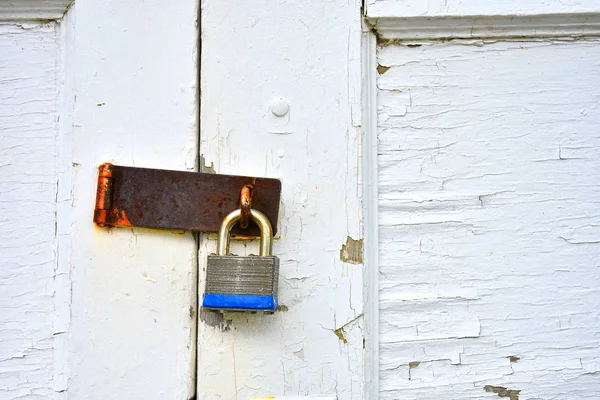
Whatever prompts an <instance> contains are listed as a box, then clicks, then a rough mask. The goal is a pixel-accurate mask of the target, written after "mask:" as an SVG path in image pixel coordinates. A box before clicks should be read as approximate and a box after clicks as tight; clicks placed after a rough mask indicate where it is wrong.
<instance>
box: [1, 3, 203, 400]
mask: <svg viewBox="0 0 600 400" xmlns="http://www.w3.org/2000/svg"><path fill="white" fill-rule="evenodd" d="M70 3H72V2H71V1H58V0H55V1H10V2H3V4H2V5H0V19H2V22H1V23H0V52H1V53H0V191H1V194H0V248H1V250H0V252H1V253H0V308H1V311H0V398H2V399H51V398H60V399H77V400H79V399H98V400H107V399H189V398H191V397H192V396H194V393H195V353H196V351H195V345H196V343H195V322H196V317H195V316H196V309H195V305H196V292H197V290H196V284H197V274H196V267H197V262H196V254H197V245H196V242H195V240H194V237H193V236H192V235H191V234H189V233H166V232H158V231H152V230H145V229H104V228H98V227H96V226H94V224H93V223H92V218H93V209H94V201H95V200H94V199H95V185H96V183H95V182H96V180H97V174H98V171H97V168H98V165H99V164H101V163H103V162H106V161H109V162H114V163H116V164H123V165H133V166H144V167H154V168H166V169H177V170H196V169H197V154H198V153H197V143H198V133H197V132H198V128H197V93H196V92H197V62H196V59H197V38H198V33H197V27H196V23H197V21H196V20H197V10H198V8H197V3H196V1H194V0H185V1H177V2H167V3H165V2H159V1H155V0H150V1H148V0H146V1H143V2H131V1H125V0H123V1H110V2H104V1H76V2H75V3H73V4H72V5H71V7H70V8H69V9H68V11H66V8H67V7H68V6H69V4H70Z"/></svg>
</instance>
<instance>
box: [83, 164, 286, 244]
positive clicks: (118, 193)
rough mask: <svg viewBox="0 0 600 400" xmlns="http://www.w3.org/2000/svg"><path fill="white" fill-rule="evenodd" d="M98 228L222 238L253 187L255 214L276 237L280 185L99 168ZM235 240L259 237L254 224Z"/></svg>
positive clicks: (235, 232) (193, 174)
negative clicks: (226, 223) (228, 221)
mask: <svg viewBox="0 0 600 400" xmlns="http://www.w3.org/2000/svg"><path fill="white" fill-rule="evenodd" d="M99 170H100V172H99V175H98V188H97V192H96V209H95V211H94V222H95V223H96V224H98V225H99V226H138V227H146V228H159V229H183V230H191V231H196V232H218V231H219V228H220V227H221V222H222V220H223V218H224V217H225V216H226V215H227V214H229V213H230V212H231V211H233V210H235V209H237V208H240V190H241V189H242V187H244V186H245V185H251V187H252V208H253V209H256V210H259V211H262V212H263V213H264V214H265V215H266V216H267V217H268V218H269V221H271V225H272V227H273V233H276V231H277V218H278V214H279V201H280V196H281V181H279V180H278V179H272V178H256V177H248V176H234V175H219V174H206V173H199V172H185V171H170V170H163V169H149V168H136V167H123V166H119V165H113V164H110V163H106V164H102V165H101V166H100V168H99ZM231 232H232V234H233V235H234V236H238V237H239V236H242V237H244V236H245V237H249V236H260V231H259V229H258V226H256V224H255V223H254V221H250V225H249V226H248V228H247V229H241V228H240V227H239V226H235V227H234V228H233V229H232V231H231Z"/></svg>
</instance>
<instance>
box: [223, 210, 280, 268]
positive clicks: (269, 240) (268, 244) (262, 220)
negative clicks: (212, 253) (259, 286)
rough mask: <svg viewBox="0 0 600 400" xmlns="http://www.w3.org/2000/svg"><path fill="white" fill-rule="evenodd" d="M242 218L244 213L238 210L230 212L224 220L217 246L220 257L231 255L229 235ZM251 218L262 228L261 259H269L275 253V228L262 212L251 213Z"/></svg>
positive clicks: (254, 211) (253, 211)
mask: <svg viewBox="0 0 600 400" xmlns="http://www.w3.org/2000/svg"><path fill="white" fill-rule="evenodd" d="M241 218H242V211H241V210H240V209H237V210H235V211H232V212H230V213H229V214H227V216H226V217H225V218H224V219H223V222H222V223H221V229H220V230H219V243H218V244H217V254H218V255H220V256H226V255H227V254H229V233H230V231H231V228H233V226H234V225H235V224H236V223H237V222H238V221H239V220H240V219H241ZM250 218H251V219H252V220H253V221H254V222H256V224H257V225H258V227H259V228H260V251H259V255H260V256H261V257H267V256H270V255H272V251H273V228H272V227H271V222H270V221H269V218H267V216H266V215H265V214H263V213H261V212H260V211H257V210H254V209H253V210H252V211H250Z"/></svg>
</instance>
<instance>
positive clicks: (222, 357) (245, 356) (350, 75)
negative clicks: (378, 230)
mask: <svg viewBox="0 0 600 400" xmlns="http://www.w3.org/2000/svg"><path fill="white" fill-rule="evenodd" d="M360 30H361V26H360V4H359V2H355V1H352V2H349V3H347V2H332V3H331V2H330V3H323V2H318V3H316V2H312V3H303V2H298V1H290V0H277V1H258V2H253V3H252V6H251V7H240V5H239V2H236V1H221V2H218V3H217V2H209V1H204V2H203V3H202V45H203V48H202V77H201V80H202V98H201V101H202V104H201V112H202V114H201V124H202V129H201V145H200V147H201V152H202V153H203V155H204V157H205V158H206V160H207V162H208V163H214V166H215V170H216V171H217V172H218V173H233V174H244V175H258V176H269V177H276V178H280V179H281V180H282V185H283V188H282V194H281V199H282V207H281V213H280V239H278V240H276V241H275V242H274V246H273V250H274V253H275V254H276V255H278V256H279V258H280V260H281V269H280V273H281V276H280V284H279V300H280V304H281V305H282V306H284V307H285V310H286V311H280V312H277V313H275V314H274V315H266V316H263V315H251V314H225V319H226V320H228V321H229V322H228V324H227V330H224V329H222V328H221V327H222V325H219V326H217V327H212V326H207V325H205V324H203V323H201V324H200V326H199V338H198V398H201V399H218V398H223V399H240V400H247V399H248V398H250V397H252V396H265V395H273V396H287V397H285V398H288V397H289V396H292V397H294V396H300V397H302V396H308V397H306V398H318V397H327V396H328V395H331V394H336V395H337V397H338V398H339V399H363V384H362V376H363V371H362V368H363V361H362V360H363V332H362V330H363V321H362V313H363V309H362V308H363V307H362V303H363V302H362V290H363V286H362V282H363V280H362V275H363V266H362V265H361V264H358V263H357V264H352V263H349V262H343V261H342V260H340V250H341V248H342V244H344V243H346V239H347V238H348V236H350V237H352V238H354V239H356V240H360V238H361V231H360V221H361V209H360V203H359V194H358V193H359V186H358V180H359V156H360V147H359V146H360V108H361V107H360V95H361V93H360V34H361V31H360ZM274 98H275V99H276V98H283V99H285V102H286V103H288V104H289V105H290V109H289V112H288V113H287V114H286V115H285V116H283V117H276V116H275V115H273V114H272V113H271V111H270V105H271V103H272V101H273V99H274ZM272 133H276V134H272ZM234 244H235V245H237V247H235V246H234V247H233V249H234V251H237V252H238V253H241V254H244V253H245V252H246V251H250V249H251V247H250V246H252V244H248V250H246V248H245V247H244V246H243V245H240V244H238V243H234ZM214 246H215V243H214V240H212V239H209V237H208V236H206V235H205V236H202V238H201V246H200V263H201V271H203V267H204V263H205V258H206V255H207V254H208V253H210V252H212V251H214ZM200 275H201V278H203V273H202V272H201V274H200ZM200 288H201V289H202V288H203V282H201V283H200Z"/></svg>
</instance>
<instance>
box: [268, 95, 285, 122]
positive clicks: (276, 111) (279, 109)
mask: <svg viewBox="0 0 600 400" xmlns="http://www.w3.org/2000/svg"><path fill="white" fill-rule="evenodd" d="M289 110H290V106H289V105H288V103H286V102H285V100H283V99H282V98H281V97H280V98H278V99H275V100H273V102H272V103H271V113H273V115H275V116H277V117H283V116H284V115H286V114H287V113H288V111H289Z"/></svg>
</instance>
